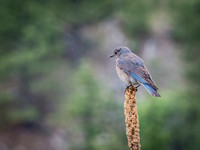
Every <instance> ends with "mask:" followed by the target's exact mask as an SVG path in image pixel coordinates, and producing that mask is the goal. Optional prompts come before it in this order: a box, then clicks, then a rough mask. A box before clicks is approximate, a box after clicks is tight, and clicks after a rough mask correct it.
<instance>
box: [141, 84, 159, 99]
mask: <svg viewBox="0 0 200 150" xmlns="http://www.w3.org/2000/svg"><path fill="white" fill-rule="evenodd" d="M143 85H144V87H145V88H146V89H147V91H148V92H149V93H150V94H151V95H152V96H155V97H161V96H160V94H158V92H157V89H155V88H153V87H151V86H150V85H148V84H143Z"/></svg>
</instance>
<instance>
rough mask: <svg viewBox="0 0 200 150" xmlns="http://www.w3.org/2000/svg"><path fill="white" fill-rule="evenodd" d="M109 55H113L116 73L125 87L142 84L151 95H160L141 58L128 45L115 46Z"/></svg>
mask: <svg viewBox="0 0 200 150" xmlns="http://www.w3.org/2000/svg"><path fill="white" fill-rule="evenodd" d="M111 57H115V59H116V70H117V74H118V76H119V78H120V79H121V80H122V81H123V82H125V83H126V85H127V87H128V86H130V85H134V86H135V87H136V88H137V87H139V86H140V85H141V84H142V85H143V86H144V87H145V88H146V89H147V91H148V92H149V93H150V94H151V95H152V96H156V97H160V95H159V94H158V92H157V90H158V88H157V87H156V85H155V84H154V82H153V80H152V77H151V75H150V73H149V71H148V70H147V68H146V67H145V65H144V62H143V60H142V59H141V58H140V57H138V56H137V55H135V54H133V53H132V52H131V51H130V49H129V48H128V47H124V46H120V47H117V48H116V49H115V50H114V52H113V55H111V56H110V58H111Z"/></svg>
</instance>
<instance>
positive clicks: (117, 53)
mask: <svg viewBox="0 0 200 150" xmlns="http://www.w3.org/2000/svg"><path fill="white" fill-rule="evenodd" d="M127 53H131V50H130V49H129V48H128V47H125V46H119V47H117V48H115V50H114V51H113V54H112V55H111V56H110V57H109V58H111V57H115V58H119V57H121V56H122V55H125V54H127Z"/></svg>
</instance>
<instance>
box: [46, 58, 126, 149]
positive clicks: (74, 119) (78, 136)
mask: <svg viewBox="0 0 200 150" xmlns="http://www.w3.org/2000/svg"><path fill="white" fill-rule="evenodd" d="M90 68H91V67H90V65H89V64H88V63H86V62H85V61H82V65H81V66H80V67H79V69H78V70H77V71H76V72H75V73H74V75H73V79H72V80H71V82H72V83H73V84H71V90H70V91H71V92H70V94H69V95H68V99H69V100H68V101H66V100H63V102H62V104H61V106H60V107H59V108H60V109H59V110H60V111H59V112H58V113H55V114H52V116H51V119H50V120H51V124H52V123H53V124H58V126H63V127H65V128H67V130H68V134H69V136H70V138H69V141H68V142H69V145H70V147H71V148H70V149H72V150H79V149H85V150H93V149H94V150H95V149H96V150H116V149H128V146H127V139H126V135H125V132H126V131H125V124H124V114H123V105H122V104H120V103H117V102H116V101H115V100H114V98H113V97H112V96H111V93H110V92H109V90H107V89H106V88H105V86H104V85H103V84H100V83H98V81H96V80H95V79H94V77H93V75H92V73H91V70H90ZM55 116H57V117H55ZM58 116H59V117H58Z"/></svg>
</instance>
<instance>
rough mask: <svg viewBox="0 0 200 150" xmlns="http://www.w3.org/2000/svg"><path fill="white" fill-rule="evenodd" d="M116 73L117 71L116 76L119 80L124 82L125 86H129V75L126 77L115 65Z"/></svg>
mask: <svg viewBox="0 0 200 150" xmlns="http://www.w3.org/2000/svg"><path fill="white" fill-rule="evenodd" d="M116 71H117V74H118V76H119V78H120V79H121V80H122V81H123V82H125V83H126V84H130V83H131V81H130V77H129V75H127V74H126V73H125V72H124V71H123V70H122V69H120V68H119V67H118V66H117V65H116Z"/></svg>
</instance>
